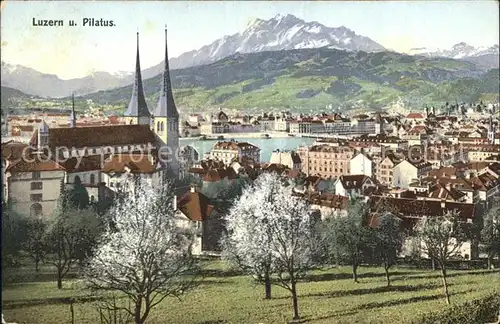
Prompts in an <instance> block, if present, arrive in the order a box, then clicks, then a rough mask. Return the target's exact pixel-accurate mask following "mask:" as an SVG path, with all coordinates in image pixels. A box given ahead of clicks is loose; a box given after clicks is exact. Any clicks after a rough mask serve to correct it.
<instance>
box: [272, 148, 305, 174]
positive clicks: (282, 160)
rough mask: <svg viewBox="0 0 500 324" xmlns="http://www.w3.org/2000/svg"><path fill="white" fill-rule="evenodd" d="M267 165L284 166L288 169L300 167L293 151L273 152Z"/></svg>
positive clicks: (299, 162)
mask: <svg viewBox="0 0 500 324" xmlns="http://www.w3.org/2000/svg"><path fill="white" fill-rule="evenodd" d="M269 163H271V164H272V163H274V164H282V165H286V166H287V167H289V168H290V169H298V170H300V168H301V167H302V163H301V160H300V156H299V155H298V154H297V153H296V152H295V151H280V150H276V151H273V153H272V154H271V160H270V161H269Z"/></svg>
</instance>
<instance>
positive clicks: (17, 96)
mask: <svg viewBox="0 0 500 324" xmlns="http://www.w3.org/2000/svg"><path fill="white" fill-rule="evenodd" d="M0 97H1V102H0V104H1V106H0V107H1V108H2V115H3V114H4V110H5V109H7V108H9V109H10V108H11V107H16V106H18V105H19V103H21V102H26V101H27V100H29V99H31V98H32V96H30V95H27V94H25V93H24V92H22V91H19V90H16V89H12V88H9V87H4V86H2V88H1V92H0Z"/></svg>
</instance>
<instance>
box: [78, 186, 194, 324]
mask: <svg viewBox="0 0 500 324" xmlns="http://www.w3.org/2000/svg"><path fill="white" fill-rule="evenodd" d="M172 192H173V190H172V189H171V184H167V185H165V186H164V187H163V188H162V189H155V188H152V187H151V186H150V185H148V184H146V183H140V184H139V187H136V190H135V192H134V193H132V194H130V195H129V196H128V197H127V198H126V199H125V200H124V201H123V202H122V203H120V204H117V205H116V206H114V207H113V208H112V209H111V211H110V213H111V217H112V220H113V225H114V226H113V228H109V229H108V230H107V232H106V233H105V235H104V237H103V240H102V243H101V244H100V246H99V247H98V249H97V251H96V253H95V255H94V256H93V257H92V258H91V259H90V262H89V264H88V268H87V269H86V271H85V277H86V279H87V282H88V285H89V287H90V288H91V289H93V290H95V291H120V292H122V293H124V294H125V295H126V296H127V297H128V299H129V300H130V301H131V307H124V308H125V309H124V310H125V311H126V312H128V313H129V314H130V315H131V316H132V317H133V319H134V322H135V323H136V324H140V323H141V324H142V323H145V321H146V319H147V318H148V316H149V314H150V312H151V310H152V309H153V308H154V307H155V306H156V305H158V304H159V303H161V302H162V301H163V300H164V299H165V298H166V297H167V296H176V297H179V296H180V295H181V294H183V293H184V292H185V291H187V290H188V289H190V288H192V287H193V286H194V275H195V273H196V269H197V264H196V262H195V259H194V258H193V257H192V255H191V247H192V244H193V235H192V234H193V233H192V231H191V230H190V229H189V228H188V227H186V228H185V227H183V226H182V224H181V223H179V222H178V219H177V218H176V214H175V210H174V208H173V195H172ZM108 306H109V305H108ZM120 307H121V306H120Z"/></svg>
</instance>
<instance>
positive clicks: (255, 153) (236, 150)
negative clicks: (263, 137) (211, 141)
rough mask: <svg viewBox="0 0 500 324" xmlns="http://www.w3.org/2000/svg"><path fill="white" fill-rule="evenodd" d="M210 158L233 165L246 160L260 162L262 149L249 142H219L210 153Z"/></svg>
mask: <svg viewBox="0 0 500 324" xmlns="http://www.w3.org/2000/svg"><path fill="white" fill-rule="evenodd" d="M210 158H211V159H214V160H219V161H222V162H224V163H225V164H226V165H229V164H231V162H233V161H234V160H236V161H239V162H241V161H242V160H244V159H251V160H252V161H254V162H257V163H258V162H260V148H258V147H257V146H255V145H253V144H250V143H247V142H237V141H230V142H226V141H223V142H218V143H216V144H215V145H214V146H213V147H212V150H211V151H210Z"/></svg>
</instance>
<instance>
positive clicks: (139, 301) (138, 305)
mask: <svg viewBox="0 0 500 324" xmlns="http://www.w3.org/2000/svg"><path fill="white" fill-rule="evenodd" d="M141 309H142V297H139V298H138V299H137V301H136V302H135V311H134V317H135V324H143V322H142V318H141V317H142V316H141Z"/></svg>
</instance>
